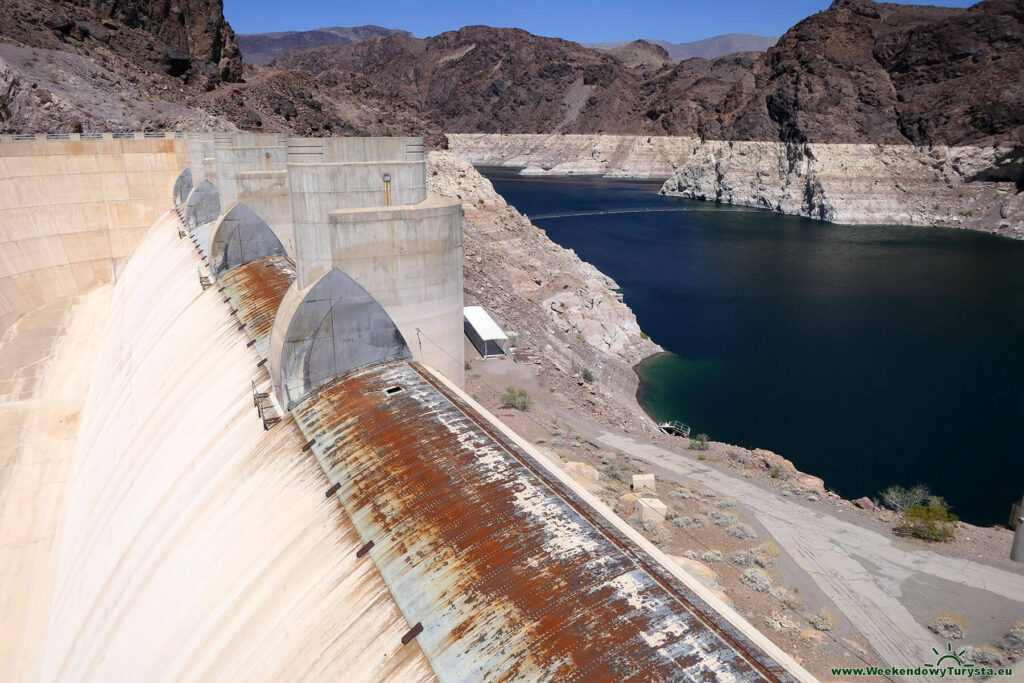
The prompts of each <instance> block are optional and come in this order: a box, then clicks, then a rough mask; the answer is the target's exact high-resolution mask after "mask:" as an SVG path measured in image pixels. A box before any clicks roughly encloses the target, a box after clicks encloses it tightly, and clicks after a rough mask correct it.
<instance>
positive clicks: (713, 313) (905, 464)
mask: <svg viewBox="0 0 1024 683" xmlns="http://www.w3.org/2000/svg"><path fill="white" fill-rule="evenodd" d="M481 170H482V171H483V172H484V174H485V175H487V176H488V177H489V178H490V179H491V180H492V182H493V183H494V186H495V188H496V189H497V190H498V192H500V193H501V194H502V195H503V196H504V197H505V198H506V199H507V200H508V201H509V202H510V203H512V204H513V205H515V206H516V208H517V209H519V210H520V211H522V212H523V213H526V214H528V215H529V216H530V218H531V220H533V222H534V223H535V224H536V225H538V226H540V227H542V228H543V229H544V230H546V231H547V233H548V235H549V236H550V237H551V239H552V240H554V241H555V242H557V243H559V244H561V245H562V246H564V247H568V248H572V249H575V250H576V252H577V253H578V254H579V255H580V257H581V258H583V259H584V260H587V261H589V262H591V263H593V264H594V265H595V266H596V267H597V268H599V269H600V270H601V271H603V272H604V273H606V274H608V275H609V276H611V277H612V278H614V279H615V280H616V281H617V282H618V283H619V285H620V286H621V287H622V292H623V294H624V295H625V301H626V303H627V304H629V306H630V307H631V308H632V309H633V311H634V312H635V313H636V316H637V319H638V321H639V323H640V327H641V329H642V330H644V331H645V332H646V333H647V334H649V335H650V336H651V337H652V339H654V340H655V341H656V342H658V343H659V344H661V345H662V346H663V347H664V348H665V349H667V350H668V351H669V352H670V353H666V354H663V355H659V356H655V357H653V358H651V359H649V360H648V361H646V362H644V363H642V364H641V365H640V366H639V368H638V373H639V374H640V377H641V389H640V395H639V398H640V402H641V404H642V405H643V406H644V408H645V409H646V410H647V411H648V412H649V413H650V414H651V415H652V416H653V417H654V418H655V419H658V420H668V419H677V420H681V421H683V422H686V423H687V424H689V425H691V426H692V427H693V429H694V431H695V432H706V433H708V434H709V435H710V436H711V438H712V439H714V440H717V441H724V442H727V443H734V444H738V445H742V446H745V447H748V448H755V447H757V448H767V449H770V450H773V451H775V452H777V453H779V454H781V455H783V456H784V457H786V458H789V459H790V460H792V461H793V463H794V464H795V465H796V466H797V468H799V469H800V470H802V471H805V472H808V473H811V474H814V475H817V476H820V477H822V478H823V479H824V480H825V484H826V486H827V487H828V488H830V489H832V490H834V491H836V492H838V493H840V494H841V495H843V496H844V497H847V498H857V497H860V496H864V495H867V496H874V495H876V494H877V493H878V492H879V491H881V490H882V489H884V488H885V487H887V486H890V485H892V484H902V485H907V486H909V485H913V484H917V483H924V484H927V485H928V486H929V487H930V488H931V490H932V491H933V492H934V493H936V494H939V495H941V496H944V497H945V498H946V499H947V500H948V501H949V502H950V503H951V504H952V507H953V511H954V512H956V513H957V514H958V515H960V517H961V518H962V519H964V520H966V521H970V522H973V523H976V524H995V523H1002V524H1005V523H1006V522H1007V518H1008V516H1009V511H1010V504H1011V503H1012V502H1013V501H1014V500H1017V499H1019V498H1020V497H1021V494H1022V493H1024V447H1022V446H1024V242H1015V241H1011V240H1006V239H1001V238H996V237H991V236H988V235H983V234H977V233H970V232H964V231H956V230H947V229H935V228H912V227H895V226H837V225H830V224H827V223H821V222H817V221H811V220H809V219H803V218H797V217H793V216H783V215H779V214H775V213H772V212H768V211H760V210H755V209H741V208H733V207H727V206H721V205H716V204H711V203H705V202H696V201H689V200H682V199H674V198H667V197H660V196H658V194H657V191H658V189H659V188H660V182H657V181H638V180H609V179H605V178H592V177H591V178H579V177H577V178H525V177H520V176H516V174H515V172H514V171H510V170H504V169H490V168H485V169H481Z"/></svg>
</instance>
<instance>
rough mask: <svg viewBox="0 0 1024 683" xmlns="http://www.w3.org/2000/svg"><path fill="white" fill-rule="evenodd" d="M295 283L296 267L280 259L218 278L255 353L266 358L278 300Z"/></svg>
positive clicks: (265, 259) (253, 263)
mask: <svg viewBox="0 0 1024 683" xmlns="http://www.w3.org/2000/svg"><path fill="white" fill-rule="evenodd" d="M294 280H295V266H294V265H292V263H291V261H289V260H288V259H287V258H286V257H284V256H280V255H276V254H275V255H272V256H265V257H263V258H261V259H257V260H255V261H251V262H249V263H246V264H244V265H241V266H238V267H237V268H234V269H232V270H230V271H228V272H227V273H225V274H224V275H222V276H221V282H222V285H223V287H224V289H225V292H226V293H227V294H228V296H227V297H226V298H227V299H229V300H230V301H231V302H232V304H234V306H235V308H234V310H233V311H232V312H233V313H234V314H235V315H237V316H238V319H239V322H240V323H241V325H242V326H244V327H243V329H244V330H245V331H246V332H247V333H248V334H249V336H250V337H251V338H252V339H253V340H255V345H256V350H257V351H258V352H259V353H260V355H261V356H265V355H266V353H267V348H268V346H269V344H270V329H271V328H272V327H273V325H274V316H275V315H276V314H277V309H278V307H279V306H280V305H281V299H283V298H284V294H285V292H286V291H288V287H289V286H291V284H292V282H293V281H294Z"/></svg>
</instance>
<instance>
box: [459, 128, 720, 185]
mask: <svg viewBox="0 0 1024 683" xmlns="http://www.w3.org/2000/svg"><path fill="white" fill-rule="evenodd" d="M699 142H700V141H699V140H697V139H696V138H686V137H669V136H664V135H662V136H653V135H652V136H647V135H559V134H557V133H555V134H544V135H505V134H494V135H489V134H481V133H471V134H470V133H467V134H449V135H448V149H450V150H451V151H452V152H454V153H455V154H456V155H458V156H460V157H462V158H463V159H465V160H466V161H468V162H470V163H471V164H473V165H474V166H506V167H510V168H522V169H523V171H522V173H523V174H524V175H608V176H624V177H633V178H668V177H670V176H672V175H673V174H674V173H675V172H676V171H677V170H678V169H679V168H680V167H681V166H682V164H683V162H685V161H686V159H687V158H688V157H689V156H690V155H691V154H692V153H693V150H694V149H695V148H696V147H697V145H698V144H699Z"/></svg>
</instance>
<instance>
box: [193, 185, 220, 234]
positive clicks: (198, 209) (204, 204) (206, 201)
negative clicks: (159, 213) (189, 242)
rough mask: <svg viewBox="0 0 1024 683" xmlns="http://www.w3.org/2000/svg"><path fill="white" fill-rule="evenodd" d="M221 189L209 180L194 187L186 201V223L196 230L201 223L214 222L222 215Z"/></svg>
mask: <svg viewBox="0 0 1024 683" xmlns="http://www.w3.org/2000/svg"><path fill="white" fill-rule="evenodd" d="M220 207H221V203H220V191H219V190H218V189H217V186H216V185H214V184H213V183H212V182H210V181H209V180H204V181H203V182H201V183H199V184H198V185H196V186H195V187H194V188H192V191H191V192H189V194H188V200H186V201H185V225H186V226H188V229H189V230H195V229H196V228H198V227H199V226H200V225H204V224H206V223H212V222H213V221H215V220H217V217H218V216H220Z"/></svg>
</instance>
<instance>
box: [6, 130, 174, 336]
mask: <svg viewBox="0 0 1024 683" xmlns="http://www.w3.org/2000/svg"><path fill="white" fill-rule="evenodd" d="M74 137H77V136H74ZM186 166H187V163H186V154H185V141H184V139H175V138H173V137H172V138H142V137H136V138H134V139H113V138H112V137H105V138H103V139H96V140H92V139H88V140H74V139H71V140H46V139H35V140H24V141H20V140H18V141H11V140H10V138H9V137H8V136H4V137H3V141H2V142H0V333H2V332H3V331H4V330H6V329H7V328H8V327H9V326H10V325H11V323H12V322H13V321H14V320H16V319H17V318H18V317H19V316H21V315H23V314H24V313H26V312H28V311H31V310H33V309H35V308H38V307H40V306H43V305H45V304H48V303H50V302H53V301H57V300H59V299H64V298H68V297H71V296H74V295H76V294H79V293H81V292H84V291H87V290H89V289H92V288H94V287H96V286H98V285H100V284H103V283H105V282H110V281H112V280H113V279H114V278H115V277H116V274H117V271H118V269H119V267H120V266H121V265H122V264H123V262H124V259H125V258H126V257H127V255H128V254H129V252H130V251H131V249H132V247H133V246H134V245H135V243H136V241H137V240H138V239H139V237H140V236H141V235H142V233H143V232H144V231H145V229H146V227H147V226H148V225H149V224H150V223H151V222H152V221H153V217H154V216H157V215H159V214H161V213H162V212H163V211H164V210H166V209H167V207H168V206H170V204H171V201H172V192H173V188H174V183H175V180H176V178H177V177H178V174H179V173H180V172H181V171H182V170H183V169H184V168H185V167H186Z"/></svg>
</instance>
